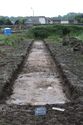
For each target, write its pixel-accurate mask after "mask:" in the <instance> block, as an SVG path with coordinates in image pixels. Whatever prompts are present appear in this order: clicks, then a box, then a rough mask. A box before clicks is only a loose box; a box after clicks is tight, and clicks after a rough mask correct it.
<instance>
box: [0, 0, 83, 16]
mask: <svg viewBox="0 0 83 125" xmlns="http://www.w3.org/2000/svg"><path fill="white" fill-rule="evenodd" d="M33 11H34V15H35V16H46V17H54V16H58V15H65V14H67V13H69V12H81V13H83V0H0V16H1V15H2V16H32V15H33Z"/></svg>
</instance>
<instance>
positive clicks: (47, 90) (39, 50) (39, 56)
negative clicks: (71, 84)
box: [6, 41, 68, 105]
mask: <svg viewBox="0 0 83 125" xmlns="http://www.w3.org/2000/svg"><path fill="white" fill-rule="evenodd" d="M67 101H68V99H67V98H66V96H65V93H64V92H63V88H62V81H61V79H60V77H59V74H58V72H57V69H56V65H55V63H54V62H53V60H52V58H51V56H50V55H49V53H48V51H47V50H46V47H45V46H44V43H43V42H42V41H35V42H34V44H33V46H32V49H31V52H30V54H29V57H28V58H27V59H26V63H25V65H24V67H23V70H22V72H21V73H20V74H19V76H18V78H17V79H16V80H15V83H14V86H13V93H12V95H11V96H10V98H9V99H8V100H7V101H6V103H7V104H17V105H27V104H31V105H45V104H59V103H65V102H67Z"/></svg>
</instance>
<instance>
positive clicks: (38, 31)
mask: <svg viewBox="0 0 83 125" xmlns="http://www.w3.org/2000/svg"><path fill="white" fill-rule="evenodd" d="M32 32H33V36H34V37H35V38H36V39H44V38H47V37H48V35H49V33H48V30H47V29H46V28H45V27H35V28H33V29H32Z"/></svg>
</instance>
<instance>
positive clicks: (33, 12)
mask: <svg viewBox="0 0 83 125" xmlns="http://www.w3.org/2000/svg"><path fill="white" fill-rule="evenodd" d="M31 10H32V12H33V16H34V9H33V8H32V7H31Z"/></svg>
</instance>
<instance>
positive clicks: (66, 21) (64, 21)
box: [61, 20, 69, 24]
mask: <svg viewBox="0 0 83 125" xmlns="http://www.w3.org/2000/svg"><path fill="white" fill-rule="evenodd" d="M61 24H69V20H61Z"/></svg>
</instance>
